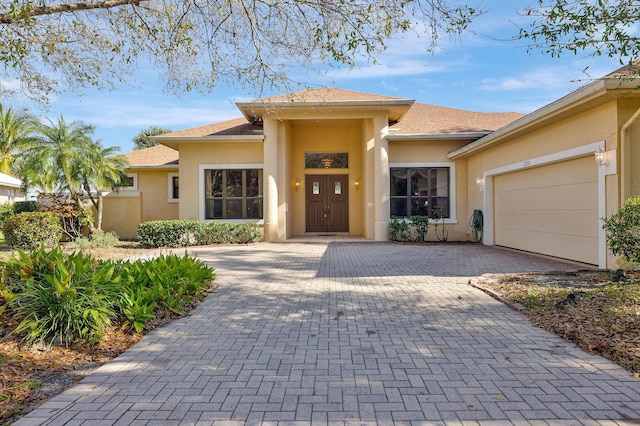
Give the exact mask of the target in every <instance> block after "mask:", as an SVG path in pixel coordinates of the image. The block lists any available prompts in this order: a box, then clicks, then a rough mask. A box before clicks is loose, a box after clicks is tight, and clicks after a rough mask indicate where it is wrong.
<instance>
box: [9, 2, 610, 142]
mask: <svg viewBox="0 0 640 426" xmlns="http://www.w3.org/2000/svg"><path fill="white" fill-rule="evenodd" d="M529 3H530V0H509V1H500V0H492V1H486V2H485V6H484V7H485V8H487V9H489V10H488V13H487V14H485V15H484V16H482V17H480V18H478V19H477V20H476V21H474V23H473V24H472V26H471V27H470V30H471V31H470V32H468V33H465V34H464V35H463V36H462V37H460V38H459V39H457V40H449V39H448V38H446V36H445V37H444V38H443V39H442V43H441V49H439V50H438V51H437V52H436V53H434V54H431V53H426V49H425V47H426V44H427V41H426V40H421V39H420V38H419V37H417V36H416V35H415V34H412V35H408V36H407V37H405V38H404V39H398V40H393V41H391V42H390V43H389V49H388V51H386V52H385V53H383V54H382V55H380V56H379V57H378V63H377V64H376V65H372V64H367V63H364V64H362V65H361V66H359V67H356V68H354V69H345V68H327V67H323V69H322V70H320V69H318V70H311V71H305V72H301V75H304V77H301V76H298V77H300V78H304V80H305V82H306V83H307V84H309V85H311V86H333V87H339V88H344V89H349V90H357V91H363V92H369V93H377V94H381V95H387V96H396V97H400V98H410V99H415V100H416V101H418V102H422V103H427V104H435V105H441V106H448V107H453V108H460V109H467V110H472V111H516V112H522V113H529V112H531V111H534V110H535V109H537V108H540V107H542V106H544V105H546V104H548V103H550V102H552V101H554V100H556V99H558V98H560V97H562V96H564V95H566V94H568V93H570V92H571V91H573V90H575V89H577V88H579V87H580V86H582V85H584V84H586V83H588V82H589V78H590V77H600V76H602V75H605V74H607V73H609V72H611V71H613V70H614V69H617V68H618V67H619V63H618V61H617V60H615V59H608V58H602V57H600V58H592V57H590V56H588V55H586V54H580V55H578V56H573V55H570V54H567V55H565V56H562V57H561V58H551V57H550V56H548V55H546V54H544V53H543V52H541V51H540V50H533V51H532V52H530V53H528V52H527V48H526V47H527V45H526V42H523V41H513V40H511V38H512V37H513V36H515V35H517V32H518V29H517V24H522V25H524V24H526V23H527V22H528V21H527V18H526V17H523V16H520V15H519V14H518V10H521V9H522V7H524V6H526V5H528V4H529ZM585 68H588V74H585V72H584V71H583V70H584V69H585ZM137 80H138V81H139V83H138V85H137V86H136V87H122V88H120V89H118V90H112V91H108V90H90V91H87V92H86V93H85V94H84V95H83V96H75V95H67V94H59V95H57V96H56V97H55V98H54V99H53V102H52V103H51V104H50V105H49V106H48V107H47V109H46V110H43V109H42V107H39V106H37V105H33V104H26V103H20V102H18V101H17V100H13V102H12V101H9V102H8V103H11V104H13V105H16V106H26V107H27V108H29V110H30V111H31V112H33V113H36V114H39V115H43V116H46V117H49V118H51V119H54V120H55V119H56V118H57V117H58V116H60V115H63V116H64V117H65V120H67V121H68V122H70V121H72V120H82V121H84V122H85V123H87V124H91V125H94V126H95V127H96V133H95V137H96V138H99V139H102V142H103V144H104V145H105V146H119V147H120V148H121V152H128V151H131V150H132V149H133V144H132V143H131V139H132V138H133V137H134V136H135V135H136V134H137V133H138V132H139V131H140V130H141V129H143V128H146V127H149V126H152V125H153V126H162V127H167V128H170V129H172V130H181V129H186V128H189V127H194V126H199V125H203V124H208V123H213V122H217V121H221V120H226V119H230V118H235V117H238V116H240V113H239V111H238V110H237V108H236V107H235V104H234V102H237V101H245V100H248V99H252V98H253V97H254V96H253V94H252V93H250V92H248V91H246V90H243V89H242V88H238V87H227V86H218V87H217V88H216V89H215V90H214V91H213V92H212V93H209V94H206V95H204V94H200V93H187V94H184V95H182V96H174V95H167V94H164V93H163V91H162V87H163V84H162V82H161V81H159V80H158V79H157V77H156V75H155V74H154V71H153V70H146V69H142V70H140V72H139V73H138V74H137Z"/></svg>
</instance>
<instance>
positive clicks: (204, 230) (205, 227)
mask: <svg viewBox="0 0 640 426" xmlns="http://www.w3.org/2000/svg"><path fill="white" fill-rule="evenodd" d="M261 237H262V235H261V233H260V231H259V229H258V226H257V225H256V224H253V223H228V222H201V221H197V220H155V221H150V222H143V223H141V224H140V225H138V240H139V241H140V243H141V244H142V245H145V246H147V247H187V246H198V245H209V244H246V243H251V242H255V241H257V240H259V239H260V238H261Z"/></svg>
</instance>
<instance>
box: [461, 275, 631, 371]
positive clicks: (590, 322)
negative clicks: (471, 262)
mask: <svg viewBox="0 0 640 426" xmlns="http://www.w3.org/2000/svg"><path fill="white" fill-rule="evenodd" d="M617 278H618V279H619V280H618V281H614V280H615V279H617ZM471 284H472V285H474V286H476V287H479V288H481V289H483V290H485V291H487V292H489V293H490V294H492V295H494V296H496V297H497V298H498V299H500V300H503V301H504V302H505V303H507V304H509V305H511V306H512V307H513V308H515V309H517V310H519V311H520V312H522V313H523V314H524V315H526V316H527V317H528V318H529V320H530V321H531V322H532V323H533V324H534V325H536V326H538V327H541V328H543V329H545V330H547V331H550V332H551V333H554V334H557V335H558V336H560V337H562V338H564V339H566V340H568V341H570V342H573V343H575V344H576V345H578V346H579V347H580V348H582V349H583V350H585V351H587V352H590V353H594V354H597V355H601V356H603V357H605V358H608V359H610V360H612V361H613V362H615V363H617V364H618V365H620V366H622V367H624V368H626V369H627V370H629V371H630V372H632V373H633V374H634V375H635V376H636V377H640V272H633V273H626V274H625V276H624V277H616V274H615V273H612V272H608V271H580V272H576V273H551V274H517V275H506V276H505V275H499V276H483V277H481V278H478V279H475V280H472V282H471Z"/></svg>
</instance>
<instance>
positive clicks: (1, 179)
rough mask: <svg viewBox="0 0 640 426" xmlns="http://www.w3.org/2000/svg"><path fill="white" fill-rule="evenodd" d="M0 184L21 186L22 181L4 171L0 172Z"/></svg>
mask: <svg viewBox="0 0 640 426" xmlns="http://www.w3.org/2000/svg"><path fill="white" fill-rule="evenodd" d="M0 185H2V186H10V187H12V188H20V187H21V186H22V181H21V180H20V179H18V178H15V177H13V176H9V175H6V174H4V173H0Z"/></svg>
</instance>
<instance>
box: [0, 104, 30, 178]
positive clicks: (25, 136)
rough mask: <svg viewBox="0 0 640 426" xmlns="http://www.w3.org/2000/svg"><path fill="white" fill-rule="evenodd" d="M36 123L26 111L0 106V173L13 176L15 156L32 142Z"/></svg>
mask: <svg viewBox="0 0 640 426" xmlns="http://www.w3.org/2000/svg"><path fill="white" fill-rule="evenodd" d="M38 125H39V123H38V121H37V120H36V118H35V117H34V116H33V115H31V114H29V113H28V112H27V111H26V110H18V111H15V110H14V109H13V108H12V107H8V108H6V107H5V106H4V105H2V104H0V173H4V174H7V175H12V174H13V166H14V162H15V156H16V154H17V153H19V152H20V151H22V150H24V149H27V148H28V146H29V144H30V143H31V142H32V140H33V134H34V131H35V130H36V129H37V128H38Z"/></svg>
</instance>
